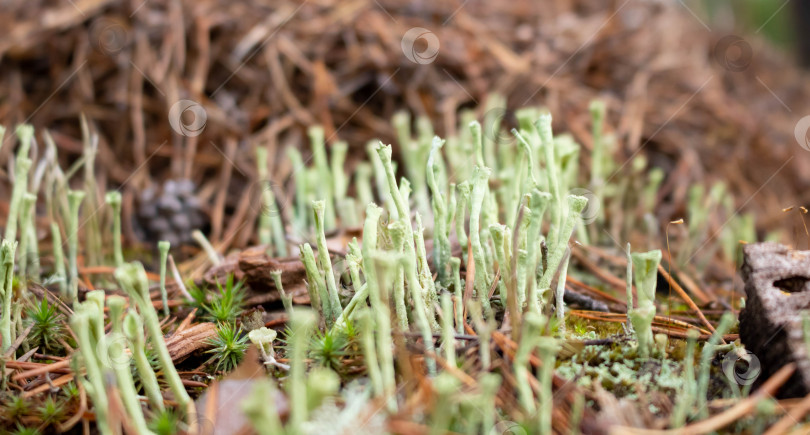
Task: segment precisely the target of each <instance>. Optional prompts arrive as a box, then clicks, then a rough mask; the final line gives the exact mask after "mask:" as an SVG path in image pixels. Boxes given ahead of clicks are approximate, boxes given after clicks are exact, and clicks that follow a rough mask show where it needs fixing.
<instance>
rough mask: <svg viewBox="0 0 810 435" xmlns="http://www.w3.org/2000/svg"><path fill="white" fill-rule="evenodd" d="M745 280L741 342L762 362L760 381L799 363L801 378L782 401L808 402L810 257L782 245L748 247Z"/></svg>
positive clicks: (783, 394) (796, 376)
mask: <svg viewBox="0 0 810 435" xmlns="http://www.w3.org/2000/svg"><path fill="white" fill-rule="evenodd" d="M742 278H743V281H744V282H745V293H746V296H747V300H746V303H745V309H743V310H742V311H741V312H740V339H741V340H742V342H743V343H744V344H745V347H746V349H747V350H749V351H750V352H752V353H753V355H754V356H755V357H756V358H757V360H758V363H759V365H760V368H761V373H759V376H758V378H757V381H758V382H762V381H764V380H765V379H768V378H770V377H771V375H772V374H774V373H776V371H778V370H779V369H780V368H781V367H782V366H784V365H786V364H788V363H790V362H795V363H796V372H795V373H794V374H793V376H792V377H791V378H790V380H789V381H788V382H786V383H785V385H784V386H783V387H782V389H781V390H780V391H779V396H780V397H801V396H805V395H806V394H807V393H808V391H810V384H808V383H809V382H810V358H809V357H808V349H807V346H805V341H804V333H803V331H802V317H801V312H802V311H803V310H807V309H808V308H810V251H794V250H791V249H789V248H787V247H786V246H783V245H780V244H777V243H758V244H751V245H746V246H745V247H744V248H743V265H742ZM756 363H757V361H756V360H755V361H753V362H752V363H751V364H756ZM749 367H750V364H749ZM749 373H751V372H750V369H749Z"/></svg>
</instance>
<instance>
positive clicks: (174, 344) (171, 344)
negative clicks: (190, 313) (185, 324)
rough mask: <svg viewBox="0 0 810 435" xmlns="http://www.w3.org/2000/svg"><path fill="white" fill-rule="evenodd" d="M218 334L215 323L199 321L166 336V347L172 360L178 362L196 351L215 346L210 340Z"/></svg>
mask: <svg viewBox="0 0 810 435" xmlns="http://www.w3.org/2000/svg"><path fill="white" fill-rule="evenodd" d="M216 334H217V327H216V325H214V324H213V323H210V322H204V323H198V324H196V325H194V326H191V327H189V328H186V329H184V330H182V331H180V332H178V333H175V334H173V335H172V336H170V337H168V338H166V347H167V348H168V349H169V355H170V356H171V357H172V361H175V362H177V361H179V360H182V359H183V358H185V357H187V356H188V355H190V354H191V353H193V352H194V351H197V350H200V349H210V348H212V347H214V346H213V345H212V344H211V343H210V341H211V339H212V338H214V336H215V335H216Z"/></svg>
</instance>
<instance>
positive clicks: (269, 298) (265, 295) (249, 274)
mask: <svg viewBox="0 0 810 435" xmlns="http://www.w3.org/2000/svg"><path fill="white" fill-rule="evenodd" d="M265 251H266V248H265V247H264V246H254V247H251V248H247V249H245V250H244V251H242V252H239V253H236V254H232V255H229V256H228V258H226V259H225V260H224V261H223V262H222V263H221V264H220V265H218V266H215V267H212V268H211V269H209V270H208V271H207V272H205V275H204V277H203V279H204V280H205V282H206V283H208V284H209V285H214V284H216V283H217V282H219V283H224V282H225V281H226V280H227V277H228V275H229V274H233V275H234V279H236V280H237V281H244V282H245V284H246V285H247V290H248V293H247V298H246V300H245V302H246V303H247V304H248V305H259V304H265V303H269V302H277V301H279V300H281V294H280V293H279V292H278V289H276V284H275V282H274V281H273V276H272V275H271V274H270V273H271V272H272V271H274V270H280V271H281V283H282V286H284V291H285V292H287V293H289V294H292V296H293V302H294V303H296V304H309V294H308V293H307V287H306V283H305V279H306V271H305V270H304V264H303V263H302V262H301V260H300V259H299V258H298V257H287V258H272V257H270V256H268V255H267V254H266V252H265Z"/></svg>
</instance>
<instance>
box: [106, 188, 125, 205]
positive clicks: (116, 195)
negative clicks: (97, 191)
mask: <svg viewBox="0 0 810 435" xmlns="http://www.w3.org/2000/svg"><path fill="white" fill-rule="evenodd" d="M104 202H106V203H107V204H110V205H111V206H114V207H117V206H120V205H121V192H119V191H117V190H113V191H112V192H107V193H106V194H105V195H104Z"/></svg>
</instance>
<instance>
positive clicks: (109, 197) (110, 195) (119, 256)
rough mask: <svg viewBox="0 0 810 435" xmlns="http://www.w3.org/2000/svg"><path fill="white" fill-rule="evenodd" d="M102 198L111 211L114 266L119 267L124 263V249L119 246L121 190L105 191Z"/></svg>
mask: <svg viewBox="0 0 810 435" xmlns="http://www.w3.org/2000/svg"><path fill="white" fill-rule="evenodd" d="M104 199H105V201H106V202H107V205H109V206H110V208H111V209H112V213H113V254H114V255H115V267H121V266H122V265H123V264H124V251H123V250H122V248H121V192H118V191H112V192H107V194H106V195H105V196H104Z"/></svg>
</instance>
